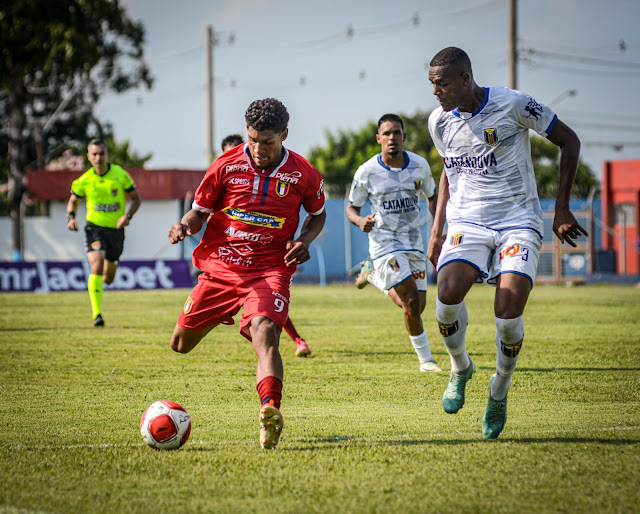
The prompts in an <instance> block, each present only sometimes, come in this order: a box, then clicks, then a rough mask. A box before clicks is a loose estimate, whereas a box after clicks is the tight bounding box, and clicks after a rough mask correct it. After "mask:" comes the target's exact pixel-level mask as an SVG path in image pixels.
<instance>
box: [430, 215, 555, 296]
mask: <svg viewBox="0 0 640 514" xmlns="http://www.w3.org/2000/svg"><path fill="white" fill-rule="evenodd" d="M541 247H542V237H541V236H540V234H538V232H536V231H535V230H532V229H526V228H518V229H507V230H501V231H497V230H491V229H490V228H486V227H481V226H479V225H472V224H469V223H454V224H452V225H449V228H448V230H447V239H446V241H445V242H444V244H443V245H442V251H441V252H440V258H439V259H438V271H440V270H441V269H442V267H443V266H445V265H446V264H449V263H450V262H454V261H464V262H468V263H469V264H471V265H472V266H474V267H475V268H477V269H478V271H479V272H480V278H479V279H478V280H477V282H484V281H485V280H486V281H487V283H488V284H491V285H495V284H496V281H497V279H498V276H499V275H501V274H502V273H518V274H519V275H524V276H526V277H527V278H528V279H529V280H530V281H531V286H532V287H533V282H534V281H535V278H536V272H537V269H538V261H539V259H540V248H541Z"/></svg>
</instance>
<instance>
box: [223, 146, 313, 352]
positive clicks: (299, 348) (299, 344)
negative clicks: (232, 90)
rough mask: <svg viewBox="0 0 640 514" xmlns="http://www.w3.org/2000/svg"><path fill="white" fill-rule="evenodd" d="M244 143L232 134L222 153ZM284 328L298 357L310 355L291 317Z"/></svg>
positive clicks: (307, 346)
mask: <svg viewBox="0 0 640 514" xmlns="http://www.w3.org/2000/svg"><path fill="white" fill-rule="evenodd" d="M242 143H244V140H243V139H242V136H241V135H240V134H230V135H228V136H227V137H225V138H224V139H223V140H222V143H221V146H222V153H225V152H228V151H229V150H231V149H233V148H235V147H236V146H238V145H241V144H242ZM283 328H284V330H285V332H286V333H287V334H289V337H290V338H291V339H293V343H294V344H295V345H296V357H308V356H309V355H311V349H310V348H309V345H308V344H307V342H306V341H305V340H304V339H303V338H302V337H301V336H300V334H298V331H297V330H296V327H295V326H294V325H293V322H292V321H291V318H287V322H286V323H285V324H284V327H283Z"/></svg>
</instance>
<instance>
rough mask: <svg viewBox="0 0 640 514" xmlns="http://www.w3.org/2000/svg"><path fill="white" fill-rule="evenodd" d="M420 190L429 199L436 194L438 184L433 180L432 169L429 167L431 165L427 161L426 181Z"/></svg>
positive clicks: (425, 164) (425, 169)
mask: <svg viewBox="0 0 640 514" xmlns="http://www.w3.org/2000/svg"><path fill="white" fill-rule="evenodd" d="M420 189H421V191H422V193H423V194H424V196H425V197H427V198H431V197H432V196H433V195H435V194H436V182H435V180H433V175H432V174H431V168H430V167H429V163H428V162H427V161H426V159H425V162H424V180H423V181H422V187H421V188H420Z"/></svg>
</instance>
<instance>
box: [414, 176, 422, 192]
mask: <svg viewBox="0 0 640 514" xmlns="http://www.w3.org/2000/svg"><path fill="white" fill-rule="evenodd" d="M413 184H414V185H415V186H416V191H419V190H420V186H422V179H419V178H417V179H415V180H414V181H413Z"/></svg>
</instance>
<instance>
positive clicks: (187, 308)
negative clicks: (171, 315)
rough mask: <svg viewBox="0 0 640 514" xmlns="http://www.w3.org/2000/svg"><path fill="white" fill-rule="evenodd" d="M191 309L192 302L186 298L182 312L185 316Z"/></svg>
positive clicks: (189, 298)
mask: <svg viewBox="0 0 640 514" xmlns="http://www.w3.org/2000/svg"><path fill="white" fill-rule="evenodd" d="M192 308H193V300H192V299H191V297H190V296H188V297H187V301H186V302H184V307H183V309H182V312H184V313H185V314H189V313H190V312H191V309H192Z"/></svg>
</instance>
